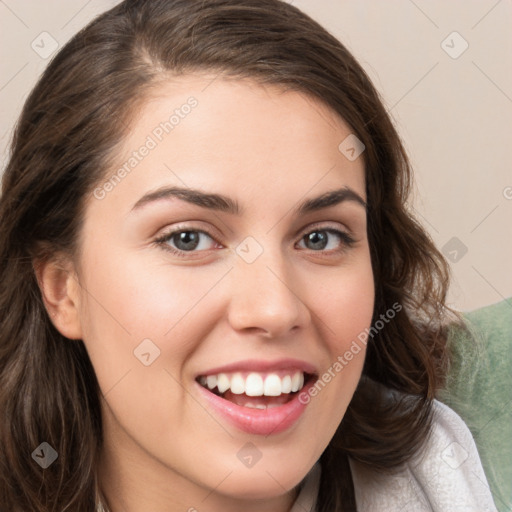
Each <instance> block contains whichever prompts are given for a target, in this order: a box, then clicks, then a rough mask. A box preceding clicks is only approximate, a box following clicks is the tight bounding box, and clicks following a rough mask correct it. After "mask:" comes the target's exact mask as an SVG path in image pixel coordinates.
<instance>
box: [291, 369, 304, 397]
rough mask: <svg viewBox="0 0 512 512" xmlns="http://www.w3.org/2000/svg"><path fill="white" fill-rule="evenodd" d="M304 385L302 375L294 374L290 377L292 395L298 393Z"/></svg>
mask: <svg viewBox="0 0 512 512" xmlns="http://www.w3.org/2000/svg"><path fill="white" fill-rule="evenodd" d="M303 385H304V374H303V373H298V372H297V373H295V374H294V375H293V377H292V393H295V391H298V390H299V389H300V388H301V387H302V386H303Z"/></svg>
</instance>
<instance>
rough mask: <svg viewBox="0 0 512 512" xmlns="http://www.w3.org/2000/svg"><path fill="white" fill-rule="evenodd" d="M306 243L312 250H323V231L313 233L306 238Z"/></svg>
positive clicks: (325, 237)
mask: <svg viewBox="0 0 512 512" xmlns="http://www.w3.org/2000/svg"><path fill="white" fill-rule="evenodd" d="M306 238H307V241H309V242H311V244H310V246H312V249H324V248H325V246H326V245H327V235H326V233H325V231H314V232H313V233H310V234H309V235H307V236H306Z"/></svg>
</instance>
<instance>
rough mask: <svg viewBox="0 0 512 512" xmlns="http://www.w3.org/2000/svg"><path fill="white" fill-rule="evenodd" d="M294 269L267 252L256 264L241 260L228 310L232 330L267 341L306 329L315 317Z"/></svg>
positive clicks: (238, 263)
mask: <svg viewBox="0 0 512 512" xmlns="http://www.w3.org/2000/svg"><path fill="white" fill-rule="evenodd" d="M292 270H293V269H291V268H290V264H289V263H286V262H285V261H284V258H283V256H282V255H279V256H275V257H272V256H271V255H270V254H268V252H266V253H264V254H263V255H261V256H260V257H259V258H258V259H257V260H256V261H254V262H252V263H247V262H246V261H244V260H243V259H241V258H237V261H236V263H235V268H234V269H233V271H232V272H231V279H232V281H231V283H232V285H231V286H232V293H231V300H230V304H229V310H228V320H229V323H230V325H231V326H232V328H233V329H235V330H237V331H245V332H253V333H256V334H259V335H261V336H264V337H266V338H278V337H284V336H286V335H287V334H289V333H290V332H292V331H294V330H298V329H300V328H304V327H305V326H306V325H307V324H308V322H309V321H310V320H311V316H310V312H309V309H308V307H307V306H306V304H305V302H304V301H303V298H302V297H301V296H300V295H301V290H300V289H297V288H298V286H297V284H298V283H297V280H296V279H295V280H294V276H293V272H292Z"/></svg>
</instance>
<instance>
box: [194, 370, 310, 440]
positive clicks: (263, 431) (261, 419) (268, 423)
mask: <svg viewBox="0 0 512 512" xmlns="http://www.w3.org/2000/svg"><path fill="white" fill-rule="evenodd" d="M196 384H197V386H198V387H199V391H200V393H201V394H202V396H203V397H204V398H205V399H206V400H207V402H208V403H209V404H210V405H211V406H212V408H213V409H214V410H215V411H217V412H218V413H220V415H221V416H223V417H224V418H226V419H227V420H228V421H229V422H230V423H232V424H233V425H234V426H235V427H237V428H238V429H240V430H242V431H244V432H247V433H249V434H257V435H262V436H269V435H273V434H279V433H280V432H284V431H285V430H288V429H289V428H290V427H291V426H292V425H294V424H295V423H296V422H297V421H298V420H299V418H300V417H301V416H302V413H303V412H304V411H305V409H306V406H307V403H306V404H303V403H301V402H300V400H299V396H300V395H301V394H302V393H304V392H306V393H307V392H308V390H309V388H310V387H312V386H313V384H314V379H311V380H310V382H307V383H306V384H305V385H304V387H303V388H302V389H301V390H300V392H299V393H297V394H295V396H294V397H293V399H292V400H290V401H289V402H287V403H286V404H283V405H280V406H277V407H271V408H270V409H253V408H251V407H243V406H240V405H236V404H234V403H232V402H230V401H229V400H224V398H221V397H220V396H218V395H215V394H214V393H211V392H210V391H208V390H207V389H206V388H204V387H203V386H201V385H200V384H199V383H196Z"/></svg>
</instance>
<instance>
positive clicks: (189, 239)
mask: <svg viewBox="0 0 512 512" xmlns="http://www.w3.org/2000/svg"><path fill="white" fill-rule="evenodd" d="M175 237H176V238H177V240H176V239H175V240H174V241H175V243H176V247H177V248H178V249H180V250H182V251H190V250H192V249H195V248H196V247H197V245H198V243H199V233H196V232H194V231H183V232H182V233H177V234H176V235H175Z"/></svg>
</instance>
